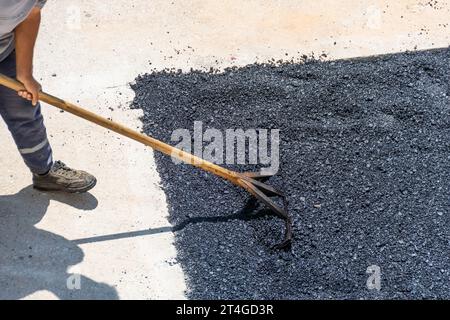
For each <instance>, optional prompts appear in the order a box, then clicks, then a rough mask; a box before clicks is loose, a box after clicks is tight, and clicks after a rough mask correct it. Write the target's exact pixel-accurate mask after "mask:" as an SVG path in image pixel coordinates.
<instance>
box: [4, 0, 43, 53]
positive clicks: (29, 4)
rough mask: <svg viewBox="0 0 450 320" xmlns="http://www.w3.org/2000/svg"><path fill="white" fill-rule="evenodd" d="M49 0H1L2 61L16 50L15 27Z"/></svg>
mask: <svg viewBox="0 0 450 320" xmlns="http://www.w3.org/2000/svg"><path fill="white" fill-rule="evenodd" d="M46 1H47V0H0V61H3V60H4V59H5V58H6V57H8V56H9V54H10V53H11V52H12V51H13V50H14V29H15V28H16V27H17V26H18V25H19V24H20V23H21V22H22V21H23V20H25V18H26V17H27V16H28V14H29V13H30V11H31V10H32V9H33V7H39V8H42V7H43V6H44V4H45V2H46Z"/></svg>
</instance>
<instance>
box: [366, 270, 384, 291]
mask: <svg viewBox="0 0 450 320" xmlns="http://www.w3.org/2000/svg"><path fill="white" fill-rule="evenodd" d="M366 273H367V274H369V277H368V278H367V282H366V285H367V289H369V290H377V291H380V290H381V268H380V267H379V266H377V265H375V264H374V265H371V266H368V267H367V270H366Z"/></svg>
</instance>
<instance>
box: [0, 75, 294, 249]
mask: <svg viewBox="0 0 450 320" xmlns="http://www.w3.org/2000/svg"><path fill="white" fill-rule="evenodd" d="M0 85H3V86H5V87H7V88H10V89H12V90H14V91H20V90H25V87H24V86H23V84H22V83H20V82H18V81H17V80H14V79H11V78H9V77H7V76H5V75H3V74H1V73H0ZM39 100H41V101H43V102H45V103H48V104H50V105H52V106H54V107H56V108H59V109H61V110H64V111H67V112H69V113H71V114H73V115H75V116H78V117H80V118H83V119H85V120H88V121H90V122H93V123H95V124H97V125H99V126H102V127H104V128H106V129H109V130H111V131H114V132H117V133H118V134H120V135H123V136H125V137H128V138H131V139H133V140H136V141H138V142H140V143H142V144H144V145H146V146H149V147H151V148H153V149H155V150H158V151H160V152H162V153H164V154H166V155H169V156H172V157H174V158H177V159H179V160H181V161H183V162H185V163H187V164H191V165H193V166H195V167H198V168H201V169H203V170H205V171H208V172H210V173H212V174H214V175H217V176H220V177H222V178H224V179H226V180H228V181H230V182H231V183H233V184H235V185H237V186H239V187H241V188H244V189H245V190H247V191H248V192H249V193H250V194H252V195H253V196H254V197H256V198H257V199H259V200H260V201H261V202H263V203H264V204H266V205H267V206H268V207H269V208H270V209H271V210H272V211H274V212H275V213H276V214H277V215H278V216H279V217H280V218H282V219H284V220H285V224H286V229H285V236H284V240H283V242H282V243H281V244H278V245H277V246H276V247H277V248H286V247H289V245H290V243H291V239H292V220H291V218H290V216H289V215H288V213H287V210H286V209H283V208H281V207H280V206H278V205H277V204H276V203H275V202H273V201H272V200H271V199H270V198H269V197H270V196H273V195H275V196H281V197H283V199H285V198H284V196H283V194H282V193H281V192H279V191H278V190H276V189H275V188H273V187H271V186H269V185H266V184H264V183H262V182H259V181H258V179H260V178H264V176H261V175H260V174H251V173H250V174H249V173H238V172H235V171H231V170H228V169H225V168H223V167H221V166H218V165H216V164H214V163H212V162H209V161H206V160H203V159H202V158H199V157H196V156H194V155H193V154H190V153H187V152H185V151H183V150H180V149H177V148H175V147H172V146H170V145H168V144H166V143H164V142H161V141H159V140H157V139H155V138H152V137H149V136H147V135H145V134H142V133H139V132H137V131H134V130H132V129H130V128H128V127H125V126H123V125H121V124H119V123H116V122H114V121H111V120H109V119H106V118H103V117H101V116H99V115H97V114H95V113H93V112H91V111H88V110H86V109H83V108H81V107H79V106H77V105H74V104H72V103H70V102H67V101H64V100H62V99H60V98H57V97H55V96H52V95H50V94H48V93H45V92H41V93H40V94H39ZM286 207H287V206H286V205H285V208H286Z"/></svg>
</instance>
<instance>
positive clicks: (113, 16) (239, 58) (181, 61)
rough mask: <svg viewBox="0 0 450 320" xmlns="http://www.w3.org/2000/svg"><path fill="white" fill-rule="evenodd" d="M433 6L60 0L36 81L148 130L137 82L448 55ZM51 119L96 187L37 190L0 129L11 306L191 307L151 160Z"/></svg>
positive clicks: (104, 135) (4, 288) (110, 137)
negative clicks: (272, 64) (205, 72)
mask: <svg viewBox="0 0 450 320" xmlns="http://www.w3.org/2000/svg"><path fill="white" fill-rule="evenodd" d="M428 3H429V1H426V0H422V1H421V0H400V1H385V0H378V1H356V0H347V1H332V0H319V1H314V2H311V1H293V0H272V1H263V0H248V1H240V0H225V1H216V0H183V1H181V0H178V1H165V0H154V1H145V0H130V1H116V0H114V1H93V0H90V1H88V0H79V1H76V2H74V1H68V0H58V1H52V0H49V1H48V4H47V6H46V8H45V10H44V12H43V27H42V30H41V33H40V39H39V43H38V46H37V52H36V63H35V65H36V66H35V73H36V76H37V77H38V78H39V79H40V80H41V82H42V84H43V87H44V89H45V91H47V92H49V93H52V94H55V95H57V96H60V97H63V98H64V99H66V100H69V101H73V102H78V104H80V105H82V106H85V107H87V108H89V109H90V110H92V111H94V112H97V113H99V114H101V115H104V116H107V117H111V118H112V119H113V120H115V121H118V122H121V123H124V124H126V125H129V126H131V127H134V128H139V127H140V125H141V123H140V121H139V120H138V117H139V115H140V112H139V111H136V110H130V109H129V108H128V106H129V104H130V101H131V100H132V99H133V93H132V91H131V90H130V88H129V86H128V84H129V82H132V81H133V79H134V78H135V77H136V76H137V75H138V74H139V73H143V72H148V71H150V70H152V69H153V68H156V69H158V70H159V69H163V68H165V67H170V68H171V67H174V68H182V69H183V70H189V69H190V68H191V67H192V68H195V69H202V68H203V69H209V68H210V67H211V66H213V67H217V68H223V67H227V66H231V65H245V64H248V63H254V62H258V61H259V62H263V61H267V60H269V59H272V58H274V59H289V58H291V57H298V56H300V55H301V54H310V53H311V52H314V53H315V54H316V56H318V55H320V54H321V53H326V54H327V59H337V58H347V57H356V56H367V55H373V54H383V53H392V52H399V51H404V50H413V49H428V48H436V47H446V46H448V45H449V44H450V33H449V32H448V31H449V30H450V29H449V28H450V26H449V21H450V19H449V18H450V4H449V3H448V1H439V0H438V1H436V3H435V1H432V2H431V3H432V5H429V4H428ZM110 108H111V109H110ZM44 114H45V117H46V124H47V127H48V131H49V134H50V137H51V142H52V145H53V148H54V151H55V156H56V158H58V159H61V160H63V161H65V162H66V163H67V164H69V165H71V166H74V167H77V168H82V169H85V170H88V171H90V172H92V173H94V174H95V175H96V176H97V177H98V180H99V184H98V186H97V187H96V188H95V189H94V190H93V191H92V192H91V193H89V194H86V195H82V196H74V195H62V194H51V193H39V192H36V191H34V190H32V188H30V176H29V174H28V172H27V170H26V168H25V166H24V165H23V163H22V161H21V159H20V157H19V155H18V152H17V151H16V149H15V146H14V144H13V142H12V139H11V138H10V136H9V134H8V132H7V130H6V128H5V126H4V125H3V123H0V146H1V147H2V151H1V153H0V164H1V166H2V168H3V173H2V175H0V219H1V221H0V298H8V299H20V298H26V299H53V298H62V299H70V298H97V299H102V298H121V299H134V298H137V299H159V298H167V299H172V298H183V297H184V292H185V289H186V284H185V281H184V276H183V272H182V270H181V267H180V266H179V265H178V264H177V263H176V251H175V248H174V247H173V234H172V233H171V232H170V225H169V223H168V221H167V214H168V213H167V206H166V200H165V196H164V193H163V192H162V190H161V189H160V187H159V177H158V173H157V171H156V169H155V164H154V160H153V156H152V151H151V150H149V149H147V148H145V147H143V146H141V145H139V144H137V143H135V142H132V141H129V140H127V139H126V138H121V137H120V136H118V135H116V134H113V133H110V132H107V131H106V130H104V129H102V128H99V127H96V126H95V125H92V124H89V123H86V122H85V121H83V120H80V119H76V118H75V117H74V116H72V115H69V114H67V113H60V112H59V111H57V110H55V109H53V108H52V107H50V106H45V107H44ZM193 201H195V200H194V199H193ZM68 279H69V284H70V283H71V284H72V287H71V288H73V287H75V288H77V284H78V281H79V284H80V290H76V289H75V290H69V289H68V288H67V281H68Z"/></svg>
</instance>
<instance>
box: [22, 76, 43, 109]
mask: <svg viewBox="0 0 450 320" xmlns="http://www.w3.org/2000/svg"><path fill="white" fill-rule="evenodd" d="M17 80H19V81H20V82H22V84H23V85H24V87H25V89H26V90H20V91H18V92H17V94H18V95H19V96H21V97H22V98H24V99H27V100H29V101H31V103H32V104H33V106H36V105H37V103H38V101H39V93H40V92H41V90H42V87H41V84H40V83H39V82H37V81H36V79H34V77H33V76H28V77H19V76H18V77H17Z"/></svg>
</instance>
